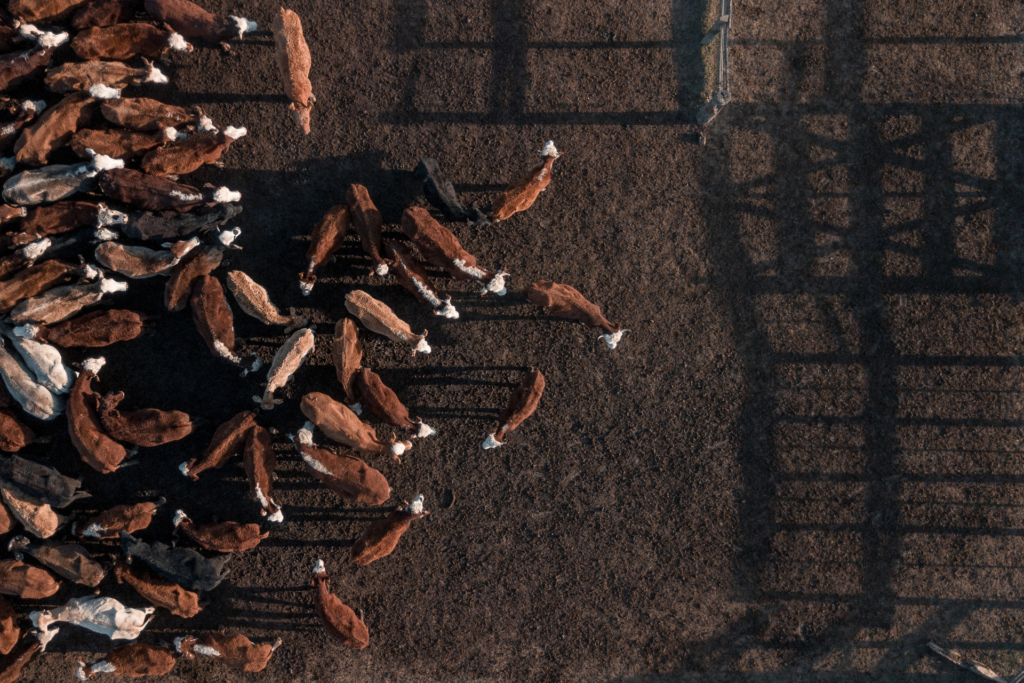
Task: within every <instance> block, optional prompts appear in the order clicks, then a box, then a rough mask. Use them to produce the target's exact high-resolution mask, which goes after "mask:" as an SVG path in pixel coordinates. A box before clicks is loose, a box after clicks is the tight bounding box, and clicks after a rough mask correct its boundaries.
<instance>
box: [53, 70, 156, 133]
mask: <svg viewBox="0 0 1024 683" xmlns="http://www.w3.org/2000/svg"><path fill="white" fill-rule="evenodd" d="M142 61H143V62H144V63H145V68H142V69H136V68H135V67H133V66H128V65H127V64H124V63H123V62H68V63H66V64H61V65H60V66H58V67H57V68H55V69H48V70H47V71H46V78H45V79H44V80H45V82H46V86H47V87H48V88H49V89H50V90H53V91H54V92H59V93H68V92H75V91H82V92H85V91H89V90H90V89H91V88H92V87H93V86H96V85H105V86H107V87H108V88H117V89H121V88H127V87H128V86H130V85H142V84H143V83H166V82H167V76H165V75H164V74H163V72H162V71H160V69H158V68H156V67H155V66H153V64H152V62H149V61H147V60H145V59H143V60H142ZM96 151H99V150H96Z"/></svg>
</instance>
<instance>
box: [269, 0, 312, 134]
mask: <svg viewBox="0 0 1024 683" xmlns="http://www.w3.org/2000/svg"><path fill="white" fill-rule="evenodd" d="M274 45H275V52H274V55H275V57H276V58H277V68H278V70H279V71H280V72H281V79H282V80H283V81H284V93H285V95H287V96H288V99H289V100H291V105H290V106H289V107H288V109H290V110H291V112H292V118H294V119H295V122H296V123H297V124H299V126H300V127H301V128H302V131H303V132H304V133H306V134H307V135H308V134H309V111H310V110H311V109H312V108H313V103H314V102H316V97H314V96H313V85H312V84H311V83H310V82H309V67H310V66H311V65H312V60H311V59H310V56H309V47H308V46H307V45H306V39H305V38H304V37H303V36H302V20H301V19H299V15H298V14H296V13H295V12H293V11H291V10H286V9H285V8H283V7H282V8H281V14H280V15H279V16H275V17H274Z"/></svg>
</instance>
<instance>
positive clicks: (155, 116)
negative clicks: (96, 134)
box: [100, 97, 212, 133]
mask: <svg viewBox="0 0 1024 683" xmlns="http://www.w3.org/2000/svg"><path fill="white" fill-rule="evenodd" d="M100 114H102V115H103V118H105V119H106V120H107V121H110V122H111V123H113V124H114V125H115V126H121V127H122V128H130V129H131V130H138V131H142V132H148V133H152V132H153V131H158V130H160V131H162V130H164V129H165V128H168V127H172V128H173V127H174V126H182V125H185V124H191V123H195V122H196V120H197V119H196V116H194V115H192V114H189V113H188V112H187V111H185V110H184V109H182V108H181V107H176V106H174V105H171V104H164V103H163V102H158V101H156V100H151V99H149V98H147V97H122V98H121V99H117V100H105V101H104V102H102V103H101V104H100ZM204 119H205V117H204V116H203V115H202V113H201V112H200V114H199V118H198V120H199V121H200V122H203V121H204ZM206 120H208V119H206ZM211 125H212V123H211ZM201 128H206V126H201ZM203 132H206V131H205V130H204V131H203Z"/></svg>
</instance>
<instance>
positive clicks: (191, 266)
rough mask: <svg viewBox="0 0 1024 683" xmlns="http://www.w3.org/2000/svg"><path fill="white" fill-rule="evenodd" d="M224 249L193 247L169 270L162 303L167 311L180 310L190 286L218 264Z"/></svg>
mask: <svg viewBox="0 0 1024 683" xmlns="http://www.w3.org/2000/svg"><path fill="white" fill-rule="evenodd" d="M223 258H224V250H223V249H218V248H217V247H202V248H200V249H194V250H193V251H192V252H191V253H190V254H188V255H187V256H185V258H183V259H182V260H181V262H180V263H178V265H176V266H174V269H173V270H172V271H171V277H170V279H169V280H168V281H167V284H166V285H165V286H164V305H165V306H167V310H168V311H182V310H184V309H185V306H187V305H188V301H189V298H191V296H192V288H193V286H194V285H195V283H196V282H197V281H198V280H199V278H201V277H203V276H204V275H209V274H210V273H212V272H213V271H214V270H216V269H217V268H218V267H219V266H220V262H221V260H223Z"/></svg>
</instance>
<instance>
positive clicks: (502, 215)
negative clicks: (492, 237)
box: [491, 140, 562, 222]
mask: <svg viewBox="0 0 1024 683" xmlns="http://www.w3.org/2000/svg"><path fill="white" fill-rule="evenodd" d="M540 156H541V158H542V159H544V161H542V162H541V164H540V165H539V166H536V167H534V168H532V169H530V172H529V173H527V174H526V175H525V176H523V177H522V178H520V179H519V180H517V181H515V182H514V183H512V184H511V185H509V186H508V187H506V188H505V191H504V192H502V193H501V195H500V196H499V197H498V198H497V199H495V200H494V202H493V203H492V204H491V214H492V215H493V217H494V221H495V222H497V221H503V220H505V219H506V218H509V217H510V216H512V214H515V213H519V212H520V211H526V210H527V209H529V208H530V207H531V206H533V203H534V202H535V201H537V197H538V196H539V195H540V193H541V192H543V191H544V190H546V189H547V187H548V185H550V184H551V167H552V165H553V164H554V163H555V159H557V158H558V157H560V156H562V155H561V154H559V153H558V150H557V149H555V143H554V141H552V140H548V141H547V143H545V145H544V149H542V150H541V152H540Z"/></svg>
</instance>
